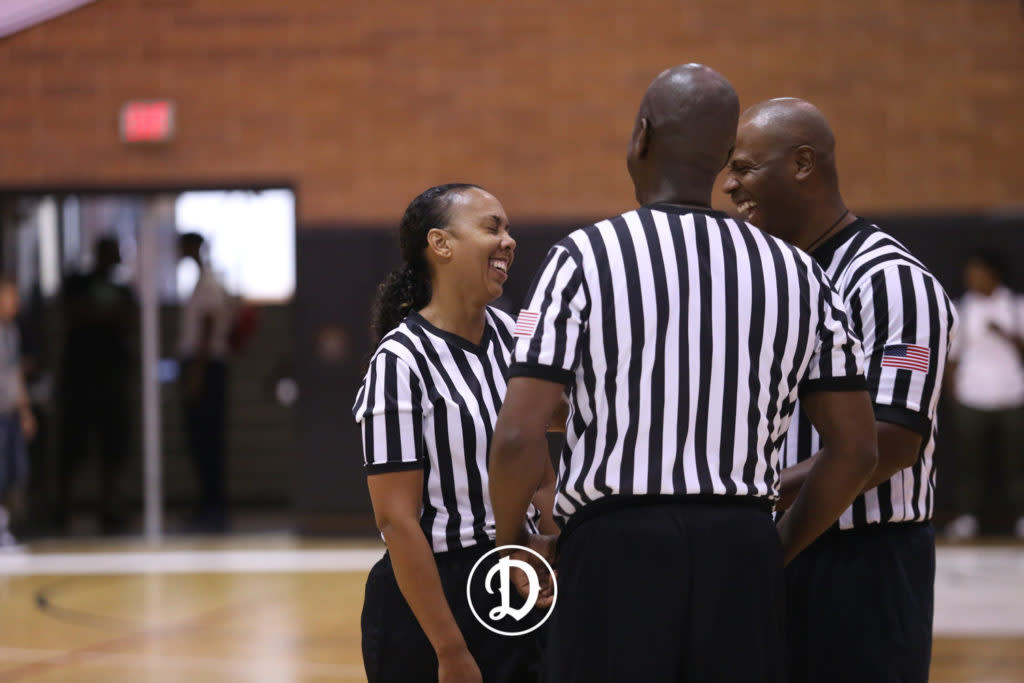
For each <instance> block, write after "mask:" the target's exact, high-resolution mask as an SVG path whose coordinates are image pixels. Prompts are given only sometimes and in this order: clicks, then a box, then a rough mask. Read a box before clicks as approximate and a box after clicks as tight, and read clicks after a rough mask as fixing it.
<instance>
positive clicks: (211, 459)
mask: <svg viewBox="0 0 1024 683" xmlns="http://www.w3.org/2000/svg"><path fill="white" fill-rule="evenodd" d="M194 363H195V361H191V360H186V361H184V362H183V363H182V368H181V375H182V377H187V376H188V375H189V373H190V371H192V369H193V367H194ZM227 384H228V368H227V364H226V363H224V361H220V360H208V361H206V363H205V364H204V371H203V375H202V378H201V382H200V389H199V393H198V395H196V396H193V397H190V396H188V395H187V394H186V395H185V404H184V412H185V432H186V438H187V442H188V453H189V457H190V458H191V459H192V464H193V467H194V468H195V475H196V482H197V483H198V488H199V504H198V510H197V512H198V514H199V515H202V516H217V517H223V515H224V514H225V508H226V503H227V493H226V485H225V479H226V476H225V470H226V466H225V441H226V439H225V433H224V430H225V427H226V423H227Z"/></svg>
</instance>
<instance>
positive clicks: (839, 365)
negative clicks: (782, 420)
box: [800, 264, 865, 395]
mask: <svg viewBox="0 0 1024 683" xmlns="http://www.w3.org/2000/svg"><path fill="white" fill-rule="evenodd" d="M813 272H814V275H816V276H817V279H818V285H819V287H818V300H817V305H818V327H817V330H816V332H817V333H816V335H815V339H814V353H813V355H812V357H811V362H810V365H809V366H808V369H807V374H806V375H805V377H804V378H803V380H802V381H801V382H800V394H801V395H804V394H808V393H811V392H814V391H863V390H864V389H865V383H864V357H863V351H862V350H861V344H860V340H859V339H858V338H857V336H856V334H855V333H854V332H853V331H852V328H851V325H850V319H849V317H848V316H847V314H846V309H845V307H844V306H843V302H842V299H841V298H840V297H839V294H838V293H837V292H836V290H835V289H834V288H833V287H832V285H831V283H830V282H829V280H828V278H827V277H826V276H825V274H824V272H822V271H821V269H820V268H819V267H818V266H817V265H816V264H815V265H814V266H813Z"/></svg>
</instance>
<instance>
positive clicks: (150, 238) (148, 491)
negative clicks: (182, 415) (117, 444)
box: [139, 198, 173, 544]
mask: <svg viewBox="0 0 1024 683" xmlns="http://www.w3.org/2000/svg"><path fill="white" fill-rule="evenodd" d="M172 207H173V204H172ZM163 208H164V202H163V201H161V198H150V199H147V201H146V206H145V210H144V213H143V219H142V225H141V229H140V230H139V299H140V307H141V316H140V317H141V320H142V358H141V361H142V454H143V468H142V477H143V481H142V486H143V501H144V504H145V514H144V520H145V523H144V526H145V533H146V540H147V541H149V542H150V543H151V544H158V543H159V542H160V540H161V538H162V537H163V456H162V453H161V443H160V434H161V426H160V378H159V375H158V372H157V370H158V364H159V362H160V320H159V314H160V291H159V280H158V278H159V254H160V243H159V233H160V224H161V220H162V213H163V211H162V210H161V209H163Z"/></svg>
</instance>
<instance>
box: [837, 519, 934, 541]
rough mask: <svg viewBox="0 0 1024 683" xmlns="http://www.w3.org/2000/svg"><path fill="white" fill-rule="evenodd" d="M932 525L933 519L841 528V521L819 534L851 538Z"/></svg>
mask: <svg viewBox="0 0 1024 683" xmlns="http://www.w3.org/2000/svg"><path fill="white" fill-rule="evenodd" d="M931 525H932V522H931V520H925V521H923V522H880V523H875V524H865V525H863V526H855V527H853V528H852V529H841V528H840V527H839V522H836V523H835V524H833V525H832V526H830V527H829V528H828V530H827V531H826V532H825V533H823V534H822V535H821V536H819V538H820V539H830V538H849V537H850V536H870V535H872V534H885V533H890V532H891V533H899V532H902V531H910V530H914V529H923V528H925V527H929V526H931Z"/></svg>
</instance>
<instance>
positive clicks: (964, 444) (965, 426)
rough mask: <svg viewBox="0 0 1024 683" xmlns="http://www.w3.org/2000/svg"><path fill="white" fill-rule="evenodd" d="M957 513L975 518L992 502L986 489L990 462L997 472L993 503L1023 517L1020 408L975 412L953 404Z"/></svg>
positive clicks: (1022, 417)
mask: <svg viewBox="0 0 1024 683" xmlns="http://www.w3.org/2000/svg"><path fill="white" fill-rule="evenodd" d="M953 415H954V417H955V419H956V433H957V454H956V455H957V461H956V474H957V476H956V479H954V480H953V488H954V491H955V493H956V506H957V512H958V513H960V514H972V515H977V514H979V513H980V512H982V511H983V509H984V508H985V505H986V503H987V502H989V501H990V499H992V498H993V491H992V490H991V488H990V487H988V486H987V485H986V479H987V477H986V473H987V471H988V468H989V464H990V459H991V458H994V459H995V461H996V464H997V465H998V469H999V481H1000V484H1001V485H1002V489H1003V490H1002V491H1000V492H996V493H997V494H998V493H1001V494H1002V495H1001V496H1000V495H996V496H995V499H996V502H997V503H1005V504H1006V505H1007V507H1009V508H1010V512H1011V513H1012V514H1013V515H1014V516H1017V515H1024V407H1018V408H1006V409H1003V410H978V409H977V408H971V407H970V406H965V405H963V404H962V403H958V404H956V409H955V412H954V413H953Z"/></svg>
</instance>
